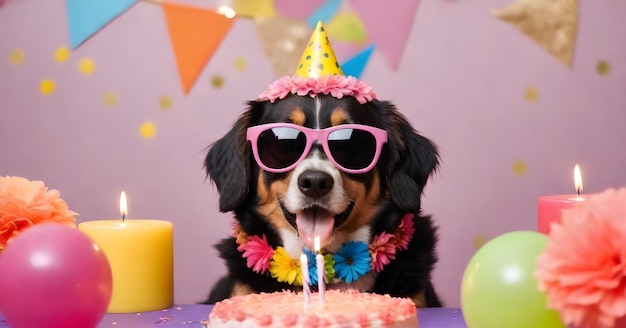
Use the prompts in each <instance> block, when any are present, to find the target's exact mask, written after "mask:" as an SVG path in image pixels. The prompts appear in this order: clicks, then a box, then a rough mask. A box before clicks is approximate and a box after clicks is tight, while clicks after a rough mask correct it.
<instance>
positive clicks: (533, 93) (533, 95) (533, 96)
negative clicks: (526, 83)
mask: <svg viewBox="0 0 626 328" xmlns="http://www.w3.org/2000/svg"><path fill="white" fill-rule="evenodd" d="M524 98H526V100H527V101H528V102H535V101H537V100H538V99H539V90H537V88H534V87H530V88H527V89H526V91H524Z"/></svg>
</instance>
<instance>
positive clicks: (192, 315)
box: [0, 304, 467, 328]
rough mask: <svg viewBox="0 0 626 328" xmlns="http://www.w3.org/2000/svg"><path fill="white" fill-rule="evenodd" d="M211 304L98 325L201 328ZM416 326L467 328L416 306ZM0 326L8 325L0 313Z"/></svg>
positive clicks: (446, 312) (456, 318)
mask: <svg viewBox="0 0 626 328" xmlns="http://www.w3.org/2000/svg"><path fill="white" fill-rule="evenodd" d="M212 308H213V306H212V305H200V304H193V305H192V304H190V305H179V306H174V307H173V308H170V309H166V310H162V311H153V312H141V313H129V314H112V313H111V314H106V315H105V316H104V318H103V319H102V321H101V322H100V324H99V325H98V328H112V327H114V328H127V327H128V328H144V327H145V328H149V327H156V328H171V327H182V328H204V327H206V320H207V317H208V315H209V313H210V312H211V309H212ZM417 317H418V318H419V326H420V328H467V326H466V325H465V321H464V320H463V315H462V314H461V310H460V309H452V308H428V309H418V310H417ZM0 328H9V325H8V324H7V323H6V322H5V320H4V317H3V316H2V314H0Z"/></svg>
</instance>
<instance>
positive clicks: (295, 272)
mask: <svg viewBox="0 0 626 328" xmlns="http://www.w3.org/2000/svg"><path fill="white" fill-rule="evenodd" d="M270 274H271V275H272V278H276V279H277V280H278V281H279V282H286V283H288V284H292V285H295V286H302V271H301V270H300V261H298V260H296V259H292V258H291V257H290V256H289V254H287V251H285V248H283V247H277V248H276V251H275V252H274V256H272V261H271V262H270Z"/></svg>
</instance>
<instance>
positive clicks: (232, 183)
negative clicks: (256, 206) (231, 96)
mask: <svg viewBox="0 0 626 328" xmlns="http://www.w3.org/2000/svg"><path fill="white" fill-rule="evenodd" d="M248 105H249V106H250V107H249V108H248V110H247V111H246V112H244V113H243V114H242V115H241V116H240V117H239V119H237V121H236V122H235V124H233V127H232V129H231V130H230V131H228V133H226V135H225V136H224V137H222V138H221V139H219V140H218V141H216V142H215V143H214V144H213V145H211V146H210V148H209V151H208V153H207V155H206V158H205V160H204V168H205V170H206V173H207V175H208V176H209V177H210V178H211V180H212V181H213V182H214V183H215V186H216V187H217V190H218V191H219V194H220V211H222V212H228V211H231V210H233V209H235V208H236V207H237V206H238V205H240V204H241V203H242V202H243V201H244V199H245V198H246V196H247V194H248V190H249V188H250V183H251V179H250V178H251V175H252V172H250V170H251V167H252V166H251V161H252V156H251V150H250V145H249V144H248V141H247V140H246V131H247V129H248V127H250V126H251V124H252V123H253V121H254V119H255V116H256V113H259V112H260V109H261V108H262V107H263V106H264V105H263V103H262V102H256V101H252V102H249V103H248Z"/></svg>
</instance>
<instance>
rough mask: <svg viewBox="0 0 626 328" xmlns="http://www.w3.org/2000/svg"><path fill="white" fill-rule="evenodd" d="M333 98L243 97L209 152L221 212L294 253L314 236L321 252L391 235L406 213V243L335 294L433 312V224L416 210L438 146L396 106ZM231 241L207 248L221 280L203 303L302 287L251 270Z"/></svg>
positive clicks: (243, 229)
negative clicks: (243, 106)
mask: <svg viewBox="0 0 626 328" xmlns="http://www.w3.org/2000/svg"><path fill="white" fill-rule="evenodd" d="M340 98H341V99H337V98H336V97H331V96H329V95H322V94H320V95H315V96H310V95H304V96H301V95H297V94H290V95H287V96H286V97H284V99H279V100H277V101H275V102H270V101H267V100H256V101H251V102H249V107H248V109H247V110H246V111H245V113H243V114H242V115H241V116H240V117H239V119H238V120H237V121H236V123H235V124H234V126H233V127H232V130H230V131H229V132H228V133H227V134H226V135H225V136H224V137H223V138H221V139H220V140H218V141H217V142H215V143H214V144H213V145H212V146H211V148H210V150H209V152H208V155H207V156H206V160H205V166H206V170H207V172H208V175H209V176H210V178H211V180H212V181H213V182H214V183H215V185H216V186H217V189H218V191H219V193H220V199H219V206H220V210H221V211H223V212H228V211H232V212H233V213H234V217H235V219H236V221H237V222H238V224H239V227H240V230H241V233H242V234H243V235H245V236H264V237H266V239H267V242H268V244H269V245H270V246H272V247H278V246H281V247H283V248H284V249H285V250H286V251H287V252H288V253H290V254H293V255H292V257H295V256H297V254H299V253H300V252H301V250H302V248H303V247H304V248H309V249H310V248H312V247H313V245H312V237H313V236H314V235H315V236H321V243H322V245H321V247H322V248H323V250H324V251H325V252H327V253H334V252H337V250H338V249H339V248H340V245H343V244H344V243H347V242H350V241H355V240H356V241H363V242H365V243H371V242H372V239H373V238H374V236H378V235H381V233H383V232H386V233H388V234H394V233H396V231H397V229H398V227H399V226H400V225H401V223H402V221H403V218H406V217H407V214H412V215H409V218H412V223H413V226H414V232H413V235H412V238H410V242H409V243H408V245H405V247H403V248H402V249H398V250H397V252H395V254H394V256H392V257H390V258H389V259H390V262H389V263H388V264H386V265H384V267H383V268H382V270H378V271H375V270H372V271H370V272H368V273H367V274H365V275H363V276H361V277H360V278H359V279H358V280H356V281H353V282H350V283H345V282H339V283H337V284H335V285H334V287H336V288H344V289H345V288H356V289H358V290H361V291H367V292H374V293H380V294H389V295H392V296H399V297H410V298H412V299H413V301H414V302H415V304H416V306H418V307H434V306H441V304H440V301H439V298H438V296H437V294H436V293H435V291H434V289H433V286H432V283H431V271H432V270H433V268H434V265H435V263H436V261H437V255H436V243H437V234H436V228H435V227H434V225H433V223H432V221H431V218H430V217H429V216H425V215H423V214H422V213H421V196H422V192H423V190H424V187H425V185H426V183H427V181H428V180H429V177H430V176H431V174H432V173H433V172H434V171H435V170H436V169H437V167H438V164H439V157H438V153H437V149H436V146H435V145H434V144H433V143H432V142H431V141H430V140H428V139H427V138H425V137H423V136H421V135H420V134H418V133H417V132H416V131H415V130H414V128H413V127H412V126H411V125H410V124H409V122H408V121H407V119H406V118H405V117H404V116H403V115H401V114H400V113H399V112H398V111H397V109H396V108H395V107H394V105H393V104H391V103H389V102H385V101H378V100H375V99H374V100H372V101H369V102H364V103H363V102H360V101H357V100H356V99H355V98H354V97H350V96H346V97H340ZM274 123H287V124H277V125H272V124H274ZM251 127H257V128H253V129H249V128H251ZM342 127H347V128H342ZM360 127H364V128H363V129H361V128H360ZM255 129H256V130H255ZM381 131H383V132H381ZM383 133H384V134H386V135H385V136H383ZM309 147H310V148H309ZM376 147H379V149H378V150H377V149H376ZM376 156H378V157H377V158H376ZM368 165H369V167H368V168H364V167H366V166H368ZM238 246H239V245H238V243H237V240H236V238H235V237H230V238H226V239H224V240H222V241H221V242H220V243H219V244H218V245H217V246H216V247H217V249H218V250H219V252H220V256H221V257H222V258H223V259H224V261H225V263H226V265H227V268H228V274H227V275H226V276H225V277H223V278H222V279H221V280H220V281H219V282H218V283H217V284H216V285H215V287H214V288H213V290H212V291H211V293H210V296H209V298H208V299H207V301H206V303H215V302H217V301H220V300H222V299H225V298H228V297H231V296H234V295H243V294H248V293H258V292H273V291H280V290H285V289H294V290H298V289H299V287H296V286H293V285H291V284H288V283H285V282H279V281H277V280H276V279H275V278H274V277H272V276H271V275H270V274H269V273H268V272H265V273H258V270H256V271H255V270H253V269H252V268H250V267H249V263H247V261H246V259H245V258H244V257H243V256H242V252H241V250H240V249H238ZM329 288H333V284H332V283H331V285H330V286H329Z"/></svg>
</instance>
